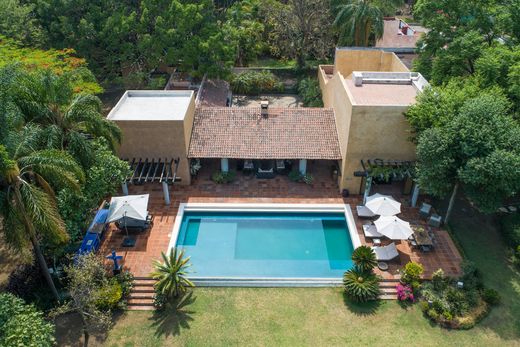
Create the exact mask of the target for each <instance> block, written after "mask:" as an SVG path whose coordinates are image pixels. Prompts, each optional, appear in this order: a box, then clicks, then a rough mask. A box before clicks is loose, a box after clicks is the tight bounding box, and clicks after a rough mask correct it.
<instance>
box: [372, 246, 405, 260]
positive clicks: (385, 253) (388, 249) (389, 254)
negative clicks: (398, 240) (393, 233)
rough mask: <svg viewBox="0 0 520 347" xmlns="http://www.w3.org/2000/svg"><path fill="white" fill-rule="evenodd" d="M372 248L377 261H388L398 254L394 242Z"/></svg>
mask: <svg viewBox="0 0 520 347" xmlns="http://www.w3.org/2000/svg"><path fill="white" fill-rule="evenodd" d="M372 250H373V251H374V253H375V254H376V259H377V261H390V260H392V259H394V258H397V257H398V256H399V252H397V247H395V243H391V244H389V245H388V246H383V247H372Z"/></svg>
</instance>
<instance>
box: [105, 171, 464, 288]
mask: <svg viewBox="0 0 520 347" xmlns="http://www.w3.org/2000/svg"><path fill="white" fill-rule="evenodd" d="M327 163H329V162H327V161H323V162H322V161H311V162H309V163H308V170H309V171H310V172H312V174H313V175H314V177H315V181H314V183H313V184H312V185H309V186H308V185H305V184H303V183H294V182H291V181H289V179H288V178H287V177H286V176H277V177H276V178H274V179H270V180H259V179H256V178H254V176H243V175H242V174H241V173H238V174H237V180H236V181H235V182H234V183H232V184H229V185H217V184H214V183H213V182H212V181H211V180H210V173H211V172H213V171H212V167H211V165H210V166H209V167H206V168H205V169H204V170H201V172H200V173H199V175H198V177H197V178H196V179H194V180H193V181H192V184H191V185H190V186H180V185H175V186H173V187H170V196H171V200H172V201H171V204H170V206H166V205H165V204H164V200H163V195H162V188H161V185H159V184H157V183H155V184H145V185H142V186H130V187H129V191H130V194H142V193H149V194H150V204H149V211H150V213H151V214H153V215H154V216H155V219H154V224H153V227H152V228H151V229H150V230H148V231H146V232H144V233H141V234H137V235H136V236H137V242H136V245H135V247H132V248H124V247H122V246H121V244H122V240H123V238H124V236H125V234H124V233H122V232H120V231H117V230H116V229H115V227H111V229H110V230H109V231H108V233H107V234H106V236H105V238H104V240H103V243H102V249H101V252H102V254H108V253H109V252H110V250H112V249H115V250H116V251H117V253H118V254H119V255H122V256H123V257H124V262H123V265H124V266H125V267H126V268H128V269H129V270H130V271H132V272H133V273H134V275H135V276H139V277H140V276H148V275H149V273H150V272H151V271H152V261H153V260H154V259H158V258H159V257H160V254H161V251H166V250H167V248H168V244H169V241H170V236H171V231H172V228H173V223H174V221H175V216H176V214H177V210H178V207H179V204H180V203H183V202H263V203H302V204H303V203H347V204H350V206H351V207H352V210H353V212H354V218H355V220H356V226H357V229H358V233H359V234H360V239H361V242H362V243H365V242H366V241H365V238H364V236H363V233H362V224H363V223H364V222H365V221H364V220H362V219H359V218H358V217H357V215H356V214H355V206H356V205H358V204H360V202H361V200H362V197H361V196H359V195H356V196H351V197H349V198H342V197H341V195H340V194H339V191H338V187H337V184H336V183H335V182H333V180H332V179H331V176H330V164H327ZM374 192H375V191H374ZM394 197H395V198H400V197H399V196H396V195H394ZM403 202H404V199H403ZM403 206H404V204H403ZM402 210H403V213H402V214H401V215H400V217H402V218H403V219H405V220H408V221H417V220H418V219H419V218H418V217H419V216H418V209H417V208H409V207H403V209H402ZM421 223H424V222H421ZM434 233H435V235H436V239H437V245H436V247H435V250H434V251H433V252H430V253H423V252H420V251H417V250H412V249H411V248H410V246H409V245H408V243H407V242H405V241H402V242H399V241H397V248H398V250H399V253H400V257H399V259H398V260H395V261H394V262H391V263H389V267H390V268H389V270H388V271H386V272H380V274H381V275H382V276H383V277H384V278H388V279H391V278H398V277H399V269H401V268H402V267H403V266H404V265H405V264H406V263H407V262H408V261H410V260H413V261H417V262H419V263H421V264H423V265H424V268H425V274H424V275H425V277H426V278H429V277H430V276H431V274H432V273H433V272H434V271H435V270H437V269H438V268H443V269H444V271H445V272H446V274H448V275H453V276H455V275H458V274H459V273H460V261H461V257H460V254H459V252H458V251H457V249H456V247H455V245H454V244H453V241H452V240H451V238H450V237H449V235H448V233H447V232H446V231H445V230H442V229H435V230H434ZM378 271H379V270H378Z"/></svg>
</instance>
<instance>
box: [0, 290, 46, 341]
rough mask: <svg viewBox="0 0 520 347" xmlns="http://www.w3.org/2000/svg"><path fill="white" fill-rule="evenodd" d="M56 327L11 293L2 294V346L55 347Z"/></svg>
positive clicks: (0, 334)
mask: <svg viewBox="0 0 520 347" xmlns="http://www.w3.org/2000/svg"><path fill="white" fill-rule="evenodd" d="M54 344H55V340H54V325H53V324H51V323H49V322H47V321H46V320H45V319H44V317H43V314H42V312H40V311H38V310H37V309H36V308H35V307H34V306H32V305H26V304H25V302H24V301H23V300H22V299H20V298H17V297H16V296H14V295H12V294H10V293H0V346H27V347H33V346H34V347H46V346H54Z"/></svg>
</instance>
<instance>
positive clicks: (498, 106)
mask: <svg viewBox="0 0 520 347" xmlns="http://www.w3.org/2000/svg"><path fill="white" fill-rule="evenodd" d="M509 110H510V104H509V102H508V101H507V99H505V98H504V97H498V96H496V95H492V94H484V95H481V96H478V97H475V98H472V99H469V100H467V101H466V102H464V103H463V105H462V106H461V107H460V109H459V111H458V113H457V116H456V117H453V118H452V119H449V120H446V124H444V125H442V126H438V127H432V128H430V129H427V130H425V131H424V132H423V133H422V134H421V135H420V137H419V141H418V145H417V159H418V164H417V169H416V173H417V181H418V183H419V184H420V186H421V188H422V189H424V190H425V191H426V192H428V193H430V194H433V195H435V196H438V197H445V196H447V195H448V194H449V193H450V192H452V197H454V196H455V194H456V191H457V188H458V186H459V185H463V187H464V191H465V193H466V195H467V196H468V198H470V199H471V200H472V201H473V202H474V203H475V205H476V206H477V207H478V208H480V209H481V210H482V211H486V212H492V211H495V210H496V209H497V208H498V207H500V206H501V204H502V203H503V201H504V199H506V198H508V197H510V196H513V195H514V194H516V193H517V192H518V191H519V190H520V176H519V175H518V172H520V125H519V124H518V122H517V121H515V120H514V119H513V117H512V116H511V115H510V113H509ZM452 201H453V198H452ZM450 205H452V204H450ZM449 211H450V209H449ZM448 215H449V213H448ZM446 219H447V218H446Z"/></svg>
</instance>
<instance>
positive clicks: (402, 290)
mask: <svg viewBox="0 0 520 347" xmlns="http://www.w3.org/2000/svg"><path fill="white" fill-rule="evenodd" d="M396 290H397V299H398V300H399V301H411V302H415V296H414V295H413V290H412V287H411V286H409V285H404V286H403V285H402V284H400V283H399V284H398V285H397V287H396Z"/></svg>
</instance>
